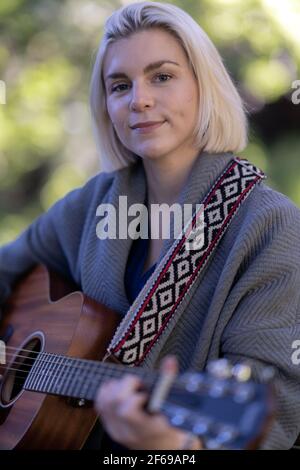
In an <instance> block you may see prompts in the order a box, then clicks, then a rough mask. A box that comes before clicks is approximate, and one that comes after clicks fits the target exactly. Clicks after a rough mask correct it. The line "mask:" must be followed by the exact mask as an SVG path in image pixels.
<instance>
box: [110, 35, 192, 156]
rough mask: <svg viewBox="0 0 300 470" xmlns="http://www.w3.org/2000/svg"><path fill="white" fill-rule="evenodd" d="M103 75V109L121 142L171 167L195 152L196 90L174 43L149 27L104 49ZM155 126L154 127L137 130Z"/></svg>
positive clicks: (181, 55)
mask: <svg viewBox="0 0 300 470" xmlns="http://www.w3.org/2000/svg"><path fill="white" fill-rule="evenodd" d="M103 77H104V81H105V89H106V101H107V110H108V114H109V116H110V119H111V121H112V123H113V125H114V128H115V131H116V133H117V135H118V137H119V139H120V141H121V142H122V144H123V145H124V146H125V147H126V148H128V149H130V150H131V151H132V152H134V153H135V154H137V155H139V156H140V157H141V158H143V159H158V158H160V159H162V158H164V159H165V158H167V160H168V161H169V162H171V161H172V163H173V164H174V163H175V161H176V159H180V160H182V159H183V158H188V157H189V156H192V155H195V154H196V153H197V152H196V150H195V147H193V145H192V144H193V142H192V132H193V130H194V127H195V123H196V120H197V117H198V86H197V82H196V79H195V77H194V74H193V72H192V70H191V68H190V67H189V64H188V61H187V58H186V55H185V53H184V51H183V49H182V47H181V46H180V45H179V43H178V42H177V41H176V39H175V38H174V37H173V36H172V35H171V34H169V33H167V32H166V31H164V30H162V29H157V28H156V29H152V30H146V31H141V32H138V33H135V34H133V35H132V36H130V37H129V38H126V39H120V40H118V41H116V42H115V43H113V44H110V45H109V46H108V49H107V52H106V55H105V59H104V65H103ZM147 122H148V123H149V122H156V123H158V124H156V125H154V126H152V127H136V128H133V127H134V126H136V125H137V124H140V123H147Z"/></svg>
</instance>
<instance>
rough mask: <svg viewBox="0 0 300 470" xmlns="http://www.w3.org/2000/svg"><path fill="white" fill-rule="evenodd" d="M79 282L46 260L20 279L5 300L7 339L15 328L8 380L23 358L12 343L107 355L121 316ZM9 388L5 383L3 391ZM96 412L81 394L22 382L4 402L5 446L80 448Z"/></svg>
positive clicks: (0, 426)
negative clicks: (75, 396)
mask: <svg viewBox="0 0 300 470" xmlns="http://www.w3.org/2000/svg"><path fill="white" fill-rule="evenodd" d="M74 287H75V286H71V285H67V284H66V283H65V282H64V281H63V280H62V279H60V278H59V277H58V276H57V275H54V273H53V274H52V273H49V272H48V270H47V269H46V268H45V267H44V266H37V267H35V268H34V269H33V270H31V271H30V272H29V273H27V274H26V275H25V276H24V278H22V279H21V280H20V282H19V283H18V284H17V285H16V287H15V289H14V294H13V296H11V298H10V299H9V300H8V302H7V303H6V305H5V309H4V321H2V323H1V330H0V335H1V337H2V338H4V339H5V336H6V335H7V333H8V332H9V330H12V334H11V336H10V338H9V339H8V340H6V339H5V343H6V346H7V351H6V356H7V358H6V362H7V364H6V367H5V366H1V374H2V375H3V376H4V378H3V381H4V379H5V374H7V372H5V371H6V370H8V369H9V367H10V366H11V368H12V369H13V368H14V367H13V365H14V364H13V363H14V361H15V360H18V359H17V358H14V357H13V355H14V354H17V353H15V351H17V349H10V348H18V349H19V350H20V349H21V348H23V349H24V350H27V349H31V348H33V350H34V351H35V350H42V351H45V352H50V353H55V354H62V355H66V356H72V357H77V358H84V359H92V360H99V361H100V360H101V359H102V358H103V356H104V354H105V351H106V347H107V345H108V343H109V342H110V339H111V337H112V335H113V333H114V331H115V329H116V327H117V325H118V323H119V321H120V317H119V315H118V314H117V313H116V312H114V311H112V310H110V309H108V308H106V307H104V306H102V305H101V304H99V303H97V302H95V301H94V300H92V299H89V298H88V297H86V296H85V295H84V294H83V293H82V292H79V291H74ZM11 327H12V328H11ZM16 374H17V372H16ZM12 381H13V376H12ZM8 389H9V387H8V386H6V391H5V390H4V391H3V390H2V389H1V393H2V395H5V394H6V395H7V393H8V392H7V390H8ZM4 401H5V400H4ZM96 418H97V416H96V414H95V412H94V410H93V407H92V406H91V405H90V406H87V407H85V406H82V407H80V406H79V404H78V401H76V400H73V401H72V400H70V399H68V398H65V397H62V396H55V395H45V394H43V393H33V392H31V391H27V390H22V389H21V388H20V390H19V391H18V390H16V391H15V397H14V393H11V394H10V397H9V398H7V403H6V404H4V406H3V405H1V406H0V449H14V448H17V449H80V448H81V447H82V446H83V445H84V443H85V441H86V439H87V437H88V435H89V433H90V431H91V429H92V428H93V425H94V424H95V421H96Z"/></svg>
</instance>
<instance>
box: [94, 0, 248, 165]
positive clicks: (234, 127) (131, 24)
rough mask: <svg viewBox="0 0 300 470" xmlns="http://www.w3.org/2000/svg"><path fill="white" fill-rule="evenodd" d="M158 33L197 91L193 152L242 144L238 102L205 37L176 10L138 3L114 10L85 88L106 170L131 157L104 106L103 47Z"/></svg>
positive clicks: (244, 128)
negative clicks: (181, 56)
mask: <svg viewBox="0 0 300 470" xmlns="http://www.w3.org/2000/svg"><path fill="white" fill-rule="evenodd" d="M150 28H161V29H163V30H165V31H167V32H169V33H170V34H172V35H173V36H174V37H175V38H176V39H177V40H178V41H179V43H180V44H181V46H182V48H183V50H184V52H185V53H186V55H187V57H188V60H189V63H190V65H191V67H192V69H193V72H194V74H195V77H196V80H197V82H198V87H199V92H200V93H199V117H198V121H197V124H196V128H195V132H194V136H195V145H196V148H197V147H199V150H200V149H202V150H203V151H206V152H208V153H221V152H239V151H241V150H243V149H244V148H245V146H246V144H247V118H246V112H245V110H244V106H243V103H242V100H241V97H240V95H239V93H238V91H237V89H236V87H235V85H234V84H233V82H232V80H231V78H230V76H229V74H228V72H227V70H226V69H225V67H224V65H223V62H222V59H221V56H220V54H219V52H218V51H217V49H216V47H215V46H214V45H213V43H212V42H211V40H210V39H209V37H208V36H207V34H206V33H205V32H204V31H203V30H202V28H201V27H200V26H199V25H198V24H197V23H196V21H194V20H193V18H192V17H191V16H190V15H189V14H187V13H186V12H184V11H183V10H181V9H180V8H178V7H176V6H174V5H171V4H168V3H159V2H149V1H147V2H139V3H132V4H129V5H126V6H124V7H122V8H120V9H118V10H117V11H115V12H114V13H113V14H112V15H111V16H110V17H109V18H108V19H107V21H106V23H105V27H104V34H103V38H102V41H101V44H100V47H99V50H98V53H97V56H96V60H95V64H94V68H93V72H92V78H91V89H90V106H91V115H92V126H93V131H94V135H95V139H96V145H97V147H98V150H99V152H100V158H101V161H102V168H103V169H104V170H106V171H110V170H116V169H118V168H121V167H124V166H128V165H129V164H130V163H131V162H134V161H136V158H137V156H136V155H135V154H134V153H133V152H131V151H130V150H129V149H127V148H125V147H124V145H123V144H122V142H121V141H120V140H119V138H118V136H117V134H116V132H115V130H114V128H113V125H112V123H111V120H110V117H109V115H108V112H107V107H106V94H105V85H104V80H103V73H102V72H103V70H102V69H103V61H104V56H105V53H106V50H107V47H108V46H109V44H111V43H113V42H115V41H117V40H119V39H121V38H127V37H129V36H130V35H132V34H133V33H136V32H139V31H142V30H145V29H150Z"/></svg>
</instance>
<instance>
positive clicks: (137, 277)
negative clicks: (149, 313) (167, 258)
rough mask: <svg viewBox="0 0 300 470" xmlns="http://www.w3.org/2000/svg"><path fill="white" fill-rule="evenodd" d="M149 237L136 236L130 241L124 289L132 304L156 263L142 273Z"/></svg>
mask: <svg viewBox="0 0 300 470" xmlns="http://www.w3.org/2000/svg"><path fill="white" fill-rule="evenodd" d="M148 245H149V239H142V238H137V239H136V240H134V242H133V243H132V247H131V250H130V253H129V256H128V261H127V265H126V271H125V279H124V282H125V290H126V295H127V298H128V301H129V302H130V304H133V302H134V300H135V299H136V297H137V296H138V294H139V292H140V291H141V289H142V288H143V287H144V284H145V283H146V281H147V280H148V279H149V277H150V276H151V274H152V273H153V271H154V269H155V267H156V264H154V265H153V266H151V268H150V269H148V271H146V272H145V273H143V268H144V264H145V261H146V256H147V253H148Z"/></svg>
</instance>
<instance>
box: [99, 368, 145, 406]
mask: <svg viewBox="0 0 300 470" xmlns="http://www.w3.org/2000/svg"><path fill="white" fill-rule="evenodd" d="M140 385H141V381H140V379H139V378H138V377H135V376H133V375H126V376H124V377H123V378H122V379H121V380H110V381H108V382H105V383H103V384H102V386H101V387H100V388H99V390H98V392H97V394H96V397H95V408H96V410H97V411H98V412H99V413H104V412H105V411H107V410H113V409H115V408H116V407H118V406H119V405H120V404H121V403H123V402H124V401H126V400H127V399H128V397H130V396H131V395H132V394H133V393H134V392H136V391H137V390H138V388H139V387H140Z"/></svg>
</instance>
